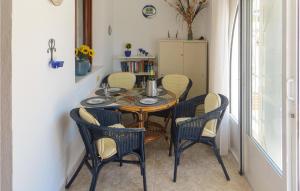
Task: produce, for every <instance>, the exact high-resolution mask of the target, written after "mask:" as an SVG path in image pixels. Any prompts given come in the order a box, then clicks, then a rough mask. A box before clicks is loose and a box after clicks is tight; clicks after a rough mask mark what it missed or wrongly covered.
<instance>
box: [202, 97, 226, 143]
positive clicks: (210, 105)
mask: <svg viewBox="0 0 300 191" xmlns="http://www.w3.org/2000/svg"><path fill="white" fill-rule="evenodd" d="M227 106H228V99H227V98H226V97H225V96H223V95H221V94H215V93H209V94H207V96H206V97H205V101H204V111H205V113H209V112H221V117H220V119H214V120H211V121H208V122H207V123H206V125H205V127H204V129H205V130H206V131H205V132H206V133H208V135H207V136H210V137H215V136H216V134H217V132H218V129H219V126H220V123H221V121H222V119H223V116H224V114H225V111H226V108H227Z"/></svg>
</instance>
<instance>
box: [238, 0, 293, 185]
mask: <svg viewBox="0 0 300 191" xmlns="http://www.w3.org/2000/svg"><path fill="white" fill-rule="evenodd" d="M243 2H244V3H243V26H242V34H243V38H242V42H243V47H242V48H243V62H242V72H243V74H244V76H243V84H244V86H243V87H242V89H243V103H242V104H243V127H244V130H245V131H244V132H245V134H244V151H245V152H244V163H245V165H244V169H245V175H246V176H247V178H248V180H249V182H250V184H251V185H252V186H253V188H254V190H258V191H260V190H261V191H264V190H273V191H276V190H278V191H285V190H294V189H295V186H294V185H295V184H294V183H293V182H294V178H295V174H296V173H295V172H294V171H293V170H292V169H293V168H294V167H295V166H294V164H295V163H294V162H293V161H295V156H294V155H293V154H294V153H297V152H296V151H297V150H296V149H295V147H293V145H295V144H294V143H295V140H296V139H295V137H294V136H293V133H294V132H293V129H296V128H295V119H294V117H293V116H294V115H295V113H296V108H295V107H294V106H295V95H294V93H293V92H294V90H295V89H296V86H295V84H296V83H295V81H294V80H295V76H296V73H295V72H296V70H295V68H296V64H297V62H296V59H295V58H296V53H295V52H294V53H293V51H295V50H296V44H295V42H296V39H297V38H296V35H295V34H296V33H295V30H296V27H295V26H296V23H294V25H293V24H291V23H293V22H295V21H296V9H295V5H293V4H296V0H291V1H284V0H250V1H243ZM293 8H294V9H293ZM293 46H294V49H290V48H289V47H293ZM293 114H294V115H293Z"/></svg>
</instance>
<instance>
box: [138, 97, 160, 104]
mask: <svg viewBox="0 0 300 191" xmlns="http://www.w3.org/2000/svg"><path fill="white" fill-rule="evenodd" d="M157 102H158V99H156V98H144V99H141V100H140V103H142V104H145V105H153V104H156V103H157Z"/></svg>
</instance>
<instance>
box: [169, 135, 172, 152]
mask: <svg viewBox="0 0 300 191" xmlns="http://www.w3.org/2000/svg"><path fill="white" fill-rule="evenodd" d="M172 149H173V141H172V137H171V140H170V148H169V157H171V156H172Z"/></svg>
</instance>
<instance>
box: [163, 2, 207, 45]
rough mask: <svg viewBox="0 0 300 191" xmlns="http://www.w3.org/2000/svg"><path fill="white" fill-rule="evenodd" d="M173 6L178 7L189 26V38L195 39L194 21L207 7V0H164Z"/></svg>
mask: <svg viewBox="0 0 300 191" xmlns="http://www.w3.org/2000/svg"><path fill="white" fill-rule="evenodd" d="M164 1H165V2H166V3H168V4H169V5H170V6H171V7H173V8H174V9H176V11H177V12H178V15H180V16H182V18H183V20H184V21H185V22H186V24H187V27H188V40H193V28H192V27H193V22H194V20H195V18H196V17H197V15H198V14H199V12H200V11H201V10H202V9H204V8H205V7H207V3H208V1H207V0H175V2H169V0H164Z"/></svg>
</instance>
